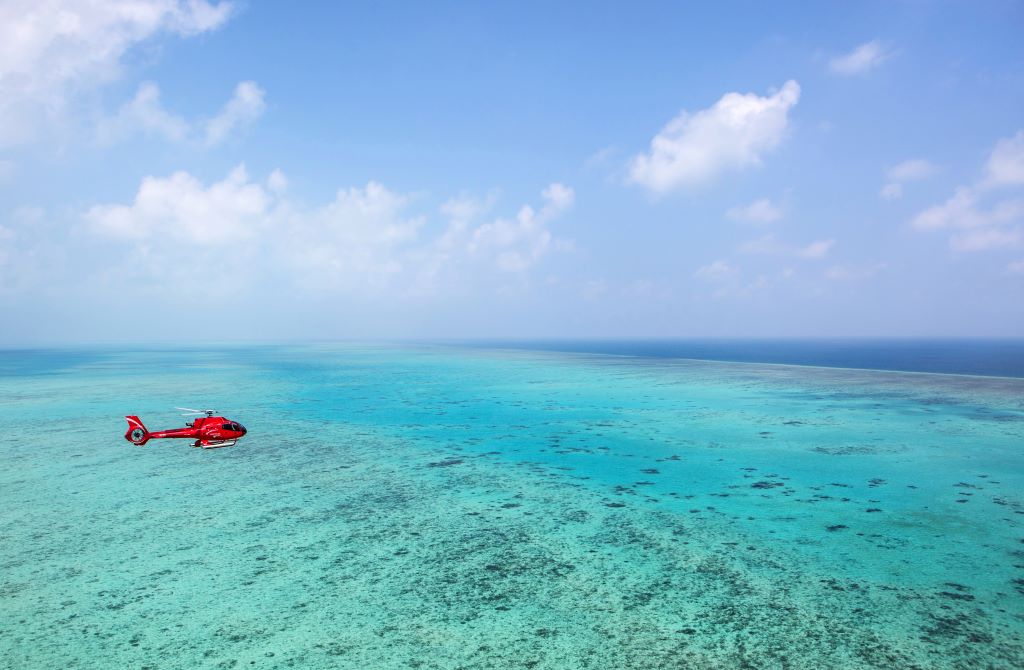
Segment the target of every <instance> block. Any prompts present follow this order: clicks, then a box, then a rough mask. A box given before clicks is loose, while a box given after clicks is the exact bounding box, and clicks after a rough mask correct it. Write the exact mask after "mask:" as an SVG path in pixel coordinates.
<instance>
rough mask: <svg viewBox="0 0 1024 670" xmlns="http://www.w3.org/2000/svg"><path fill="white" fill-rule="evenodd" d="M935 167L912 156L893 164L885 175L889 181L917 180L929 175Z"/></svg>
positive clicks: (933, 172)
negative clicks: (909, 158)
mask: <svg viewBox="0 0 1024 670" xmlns="http://www.w3.org/2000/svg"><path fill="white" fill-rule="evenodd" d="M937 169H938V168H936V167H935V165H933V164H932V163H931V162H929V161H926V160H924V159H923V158H912V159H911V160H907V161H903V162H902V163H899V164H898V165H893V166H892V167H891V168H889V169H888V171H887V172H886V176H888V177H889V181H899V182H907V181H919V180H921V179H927V178H928V177H931V176H932V175H934V174H935V172H936V170H937Z"/></svg>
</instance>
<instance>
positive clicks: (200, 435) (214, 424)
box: [124, 416, 246, 449]
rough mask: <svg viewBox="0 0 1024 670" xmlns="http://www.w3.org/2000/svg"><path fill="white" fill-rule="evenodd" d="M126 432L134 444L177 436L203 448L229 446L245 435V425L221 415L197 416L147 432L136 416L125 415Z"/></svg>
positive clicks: (140, 444)
mask: <svg viewBox="0 0 1024 670" xmlns="http://www.w3.org/2000/svg"><path fill="white" fill-rule="evenodd" d="M125 419H126V420H127V421H128V432H126V433H125V434H124V438H125V439H126V440H128V441H129V442H131V443H132V444H134V445H136V446H139V447H141V446H143V445H144V444H146V442H148V441H149V440H155V439H163V438H178V439H188V440H195V444H194V445H193V446H196V447H203V448H207V449H209V448H213V447H222V446H223V447H226V446H231V445H233V444H234V443H235V442H237V441H238V439H239V438H241V437H242V436H243V435H245V433H246V430H245V426H243V425H242V424H240V423H238V422H237V421H232V420H231V419H228V418H226V417H223V416H203V417H198V418H197V419H195V420H194V421H192V422H191V423H188V424H186V425H185V427H184V428H171V429H169V430H158V431H153V432H149V431H148V430H147V429H146V427H145V426H144V425H143V424H142V421H141V420H140V419H139V417H137V416H126V417H125Z"/></svg>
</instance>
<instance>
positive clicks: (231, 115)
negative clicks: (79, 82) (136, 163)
mask: <svg viewBox="0 0 1024 670" xmlns="http://www.w3.org/2000/svg"><path fill="white" fill-rule="evenodd" d="M263 97H264V91H263V89H261V88H260V87H259V86H258V85H257V84H256V83H255V82H252V81H243V82H240V83H239V84H238V85H237V86H236V87H235V91H234V93H233V95H232V97H231V99H230V100H229V101H228V102H227V103H225V105H224V107H223V109H222V110H221V112H220V113H219V114H218V115H217V116H216V117H214V118H212V119H210V120H209V121H207V122H205V123H204V124H200V123H198V122H195V121H186V120H185V119H184V118H182V117H180V116H178V115H176V114H173V113H171V112H169V111H167V110H166V109H164V106H163V104H162V103H161V101H160V87H159V86H157V85H156V84H155V83H153V82H143V83H142V84H141V85H140V86H139V90H138V92H136V94H135V97H134V98H133V99H132V100H131V101H130V102H128V103H126V104H125V105H124V106H122V107H121V109H120V110H118V112H117V114H115V115H114V116H112V117H110V118H106V119H101V120H100V121H99V122H98V124H97V138H98V139H99V141H100V142H101V143H103V144H108V143H111V142H115V141H121V140H125V139H128V138H129V137H131V136H133V135H135V134H137V133H142V134H144V135H158V136H161V137H163V138H164V139H166V140H169V141H172V142H183V141H185V140H189V139H190V138H194V136H196V135H200V134H201V135H202V136H203V138H204V139H203V142H204V143H205V144H206V145H207V146H210V145H214V144H218V143H220V142H222V141H223V140H224V139H225V138H227V137H228V135H229V134H230V133H231V132H232V131H233V130H234V129H235V128H238V127H241V126H243V125H245V124H247V123H251V122H252V121H254V120H255V119H257V118H258V117H259V116H260V114H261V113H262V112H263V109H264V107H265V105H264V102H263Z"/></svg>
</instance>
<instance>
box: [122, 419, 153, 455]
mask: <svg viewBox="0 0 1024 670" xmlns="http://www.w3.org/2000/svg"><path fill="white" fill-rule="evenodd" d="M125 420H126V421H127V422H128V432H126V433H125V434H124V439H126V440H128V441H129V442H131V443H132V444H134V445H135V446H137V447H141V446H142V445H144V444H145V443H146V442H147V441H149V431H148V430H146V426H144V425H143V424H142V420H141V419H140V418H139V417H137V416H126V417H125Z"/></svg>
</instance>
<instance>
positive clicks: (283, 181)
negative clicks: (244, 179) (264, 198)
mask: <svg viewBox="0 0 1024 670" xmlns="http://www.w3.org/2000/svg"><path fill="white" fill-rule="evenodd" d="M267 188H268V189H270V191H271V193H277V194H281V193H284V192H285V191H287V190H288V178H287V177H285V176H284V173H283V172H281V171H280V170H274V171H273V172H271V173H270V176H269V177H267Z"/></svg>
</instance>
